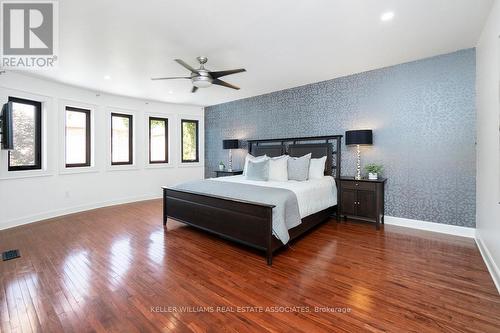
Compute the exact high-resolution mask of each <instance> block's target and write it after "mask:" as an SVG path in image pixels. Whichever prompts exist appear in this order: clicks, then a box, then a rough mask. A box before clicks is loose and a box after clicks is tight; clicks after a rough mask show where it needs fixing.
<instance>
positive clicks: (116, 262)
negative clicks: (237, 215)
mask: <svg viewBox="0 0 500 333" xmlns="http://www.w3.org/2000/svg"><path fill="white" fill-rule="evenodd" d="M161 216H162V207H161V200H152V201H144V202H139V203H131V204H127V205H119V206H113V207H107V208H102V209H97V210H92V211H87V212H82V213H78V214H72V215H67V216H62V217H58V218H55V219H51V220H46V221H42V222H39V223H33V224H29V225H25V226H21V227H17V228H12V229H8V230H4V231H0V250H1V251H4V250H7V249H11V248H18V249H20V250H21V254H22V257H21V258H19V259H16V260H12V261H7V262H2V263H0V274H1V275H0V331H1V332H31V331H39V332H40V331H41V332H59V331H66V332H91V331H93V332H157V331H174V332H255V331H260V332H290V331H294V332H331V331H335V332H352V331H356V332H363V331H366V332H384V331H398V332H440V331H447V332H500V315H499V314H500V296H499V295H498V292H497V291H496V289H495V286H494V284H493V281H492V280H491V277H490V276H489V274H488V271H487V269H486V266H485V264H484V262H483V261H482V258H481V256H480V253H479V251H478V248H477V246H476V244H475V243H474V240H472V239H467V238H461V237H453V236H447V235H442V234H436V233H430V232H425V231H418V230H411V229H406V228H402V227H396V226H384V227H383V228H382V230H380V231H376V230H375V229H374V228H373V226H372V225H370V224H364V223H358V222H354V221H348V222H342V223H337V222H335V221H333V220H332V221H330V222H327V223H325V224H323V225H321V226H319V227H318V228H316V229H314V230H313V231H312V232H311V233H309V234H307V235H306V236H305V237H302V238H300V239H299V240H297V241H296V242H293V243H292V244H290V246H288V247H287V248H286V249H284V250H283V251H281V252H280V253H278V254H277V256H276V257H275V258H274V262H273V266H272V267H269V266H267V265H266V264H265V260H264V257H263V254H262V253H259V252H258V251H255V250H252V249H249V248H247V247H244V246H240V245H236V244H234V243H232V242H229V241H225V240H223V239H220V238H218V237H216V236H213V235H210V234H207V233H205V232H201V231H198V230H196V229H193V228H190V227H186V226H184V225H182V224H180V223H176V222H175V221H169V222H168V224H167V230H165V229H164V228H163V225H162V221H161ZM319 310H321V311H319Z"/></svg>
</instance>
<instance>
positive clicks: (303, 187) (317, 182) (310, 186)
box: [212, 175, 337, 218]
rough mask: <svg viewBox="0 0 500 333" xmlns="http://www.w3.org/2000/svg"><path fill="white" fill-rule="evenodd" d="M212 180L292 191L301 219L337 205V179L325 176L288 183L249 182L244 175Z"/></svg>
mask: <svg viewBox="0 0 500 333" xmlns="http://www.w3.org/2000/svg"><path fill="white" fill-rule="evenodd" d="M212 180H218V181H224V182H234V183H243V184H251V185H258V186H267V187H277V188H284V189H287V190H290V191H292V192H293V193H295V195H296V196H297V201H298V204H299V213H300V217H301V218H304V217H306V216H309V215H311V214H314V213H317V212H319V211H321V210H323V209H326V208H328V207H331V206H334V205H336V204H337V187H336V185H335V179H334V178H333V177H331V176H325V177H323V178H321V179H310V180H306V181H302V182H299V181H296V180H289V181H286V182H277V181H267V182H264V181H256V180H248V179H246V178H245V176H243V175H240V176H230V177H220V178H213V179H212Z"/></svg>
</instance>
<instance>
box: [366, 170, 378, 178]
mask: <svg viewBox="0 0 500 333" xmlns="http://www.w3.org/2000/svg"><path fill="white" fill-rule="evenodd" d="M368 179H370V180H377V179H378V174H377V173H371V172H369V173H368Z"/></svg>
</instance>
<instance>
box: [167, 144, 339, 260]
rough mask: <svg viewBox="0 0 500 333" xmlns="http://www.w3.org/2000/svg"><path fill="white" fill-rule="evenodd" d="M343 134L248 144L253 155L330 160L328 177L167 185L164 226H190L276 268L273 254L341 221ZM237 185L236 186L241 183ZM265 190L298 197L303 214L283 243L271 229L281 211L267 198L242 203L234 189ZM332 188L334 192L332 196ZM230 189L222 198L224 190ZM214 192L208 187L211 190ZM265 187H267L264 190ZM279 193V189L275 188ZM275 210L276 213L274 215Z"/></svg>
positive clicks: (226, 179) (231, 179) (239, 178)
mask: <svg viewBox="0 0 500 333" xmlns="http://www.w3.org/2000/svg"><path fill="white" fill-rule="evenodd" d="M341 139H342V136H341V135H333V136H321V137H306V138H304V137H303V138H285V139H268V140H250V141H248V151H249V153H250V154H252V155H254V156H262V155H267V156H269V157H276V156H280V155H283V154H288V155H290V156H292V157H300V156H303V155H306V154H309V153H311V155H312V158H320V157H323V156H327V159H326V163H325V171H324V175H325V177H324V178H323V179H315V180H308V181H305V182H291V181H289V182H281V183H280V182H255V181H248V180H246V179H245V177H244V176H233V177H224V178H218V179H212V180H207V181H201V182H203V183H202V184H203V186H206V185H211V186H212V187H213V188H218V191H209V190H206V189H203V190H202V189H201V188H202V187H203V186H201V184H200V183H198V184H196V186H195V185H192V186H189V184H188V185H186V186H183V187H182V188H178V187H163V224H164V226H165V228H166V224H167V219H168V218H171V219H174V220H176V221H179V222H182V223H185V224H187V225H190V226H193V227H196V228H199V229H202V230H205V231H208V232H211V233H214V234H216V235H219V236H221V237H224V238H226V239H229V240H232V241H236V242H238V243H241V244H245V245H247V246H251V247H253V248H256V249H259V250H262V251H265V253H266V259H267V264H268V265H271V264H272V258H273V254H274V253H275V252H276V251H277V250H278V249H280V248H282V247H283V246H284V245H285V244H286V243H287V242H288V241H291V240H293V239H296V238H297V237H299V236H301V235H303V234H304V233H306V232H307V231H308V230H310V229H311V228H313V227H315V226H316V225H318V224H320V223H322V222H324V221H326V220H328V219H330V218H331V217H332V216H334V215H335V216H336V217H337V218H338V214H337V212H338V209H337V207H338V206H337V204H336V203H337V200H338V198H339V191H338V187H336V186H335V183H336V182H338V179H339V177H340V163H341V156H340V155H341V149H340V148H341ZM237 184H238V185H237ZM245 184H248V185H246V186H247V187H248V188H251V187H250V186H253V187H254V188H255V187H257V186H262V193H267V192H265V191H273V188H274V189H286V190H289V191H291V192H293V193H295V195H296V197H297V202H298V210H299V213H300V221H299V223H298V225H296V226H293V227H292V228H290V229H288V230H287V234H288V238H287V239H286V242H284V241H282V240H281V239H280V238H282V237H279V236H278V235H277V233H276V232H275V231H276V226H274V228H273V213H274V219H275V221H274V222H276V210H277V207H276V205H274V204H270V203H263V201H266V200H258V199H256V200H244V199H241V197H239V196H237V195H235V194H236V193H233V195H231V192H234V186H241V187H242V188H245V187H244V186H245ZM328 184H330V186H331V187H330V192H332V193H329V192H328ZM224 187H225V189H227V191H225V192H224V193H228V194H229V195H224V194H221V193H222V192H221V188H222V189H224ZM208 188H210V187H208ZM264 188H267V189H266V190H264ZM276 191H279V190H276ZM273 209H274V211H273Z"/></svg>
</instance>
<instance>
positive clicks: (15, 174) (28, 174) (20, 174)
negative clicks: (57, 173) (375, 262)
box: [0, 170, 54, 180]
mask: <svg viewBox="0 0 500 333" xmlns="http://www.w3.org/2000/svg"><path fill="white" fill-rule="evenodd" d="M51 176H54V173H53V172H49V171H46V170H40V171H33V170H26V171H8V174H4V175H1V176H0V180H12V179H20V178H33V177H51Z"/></svg>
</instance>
